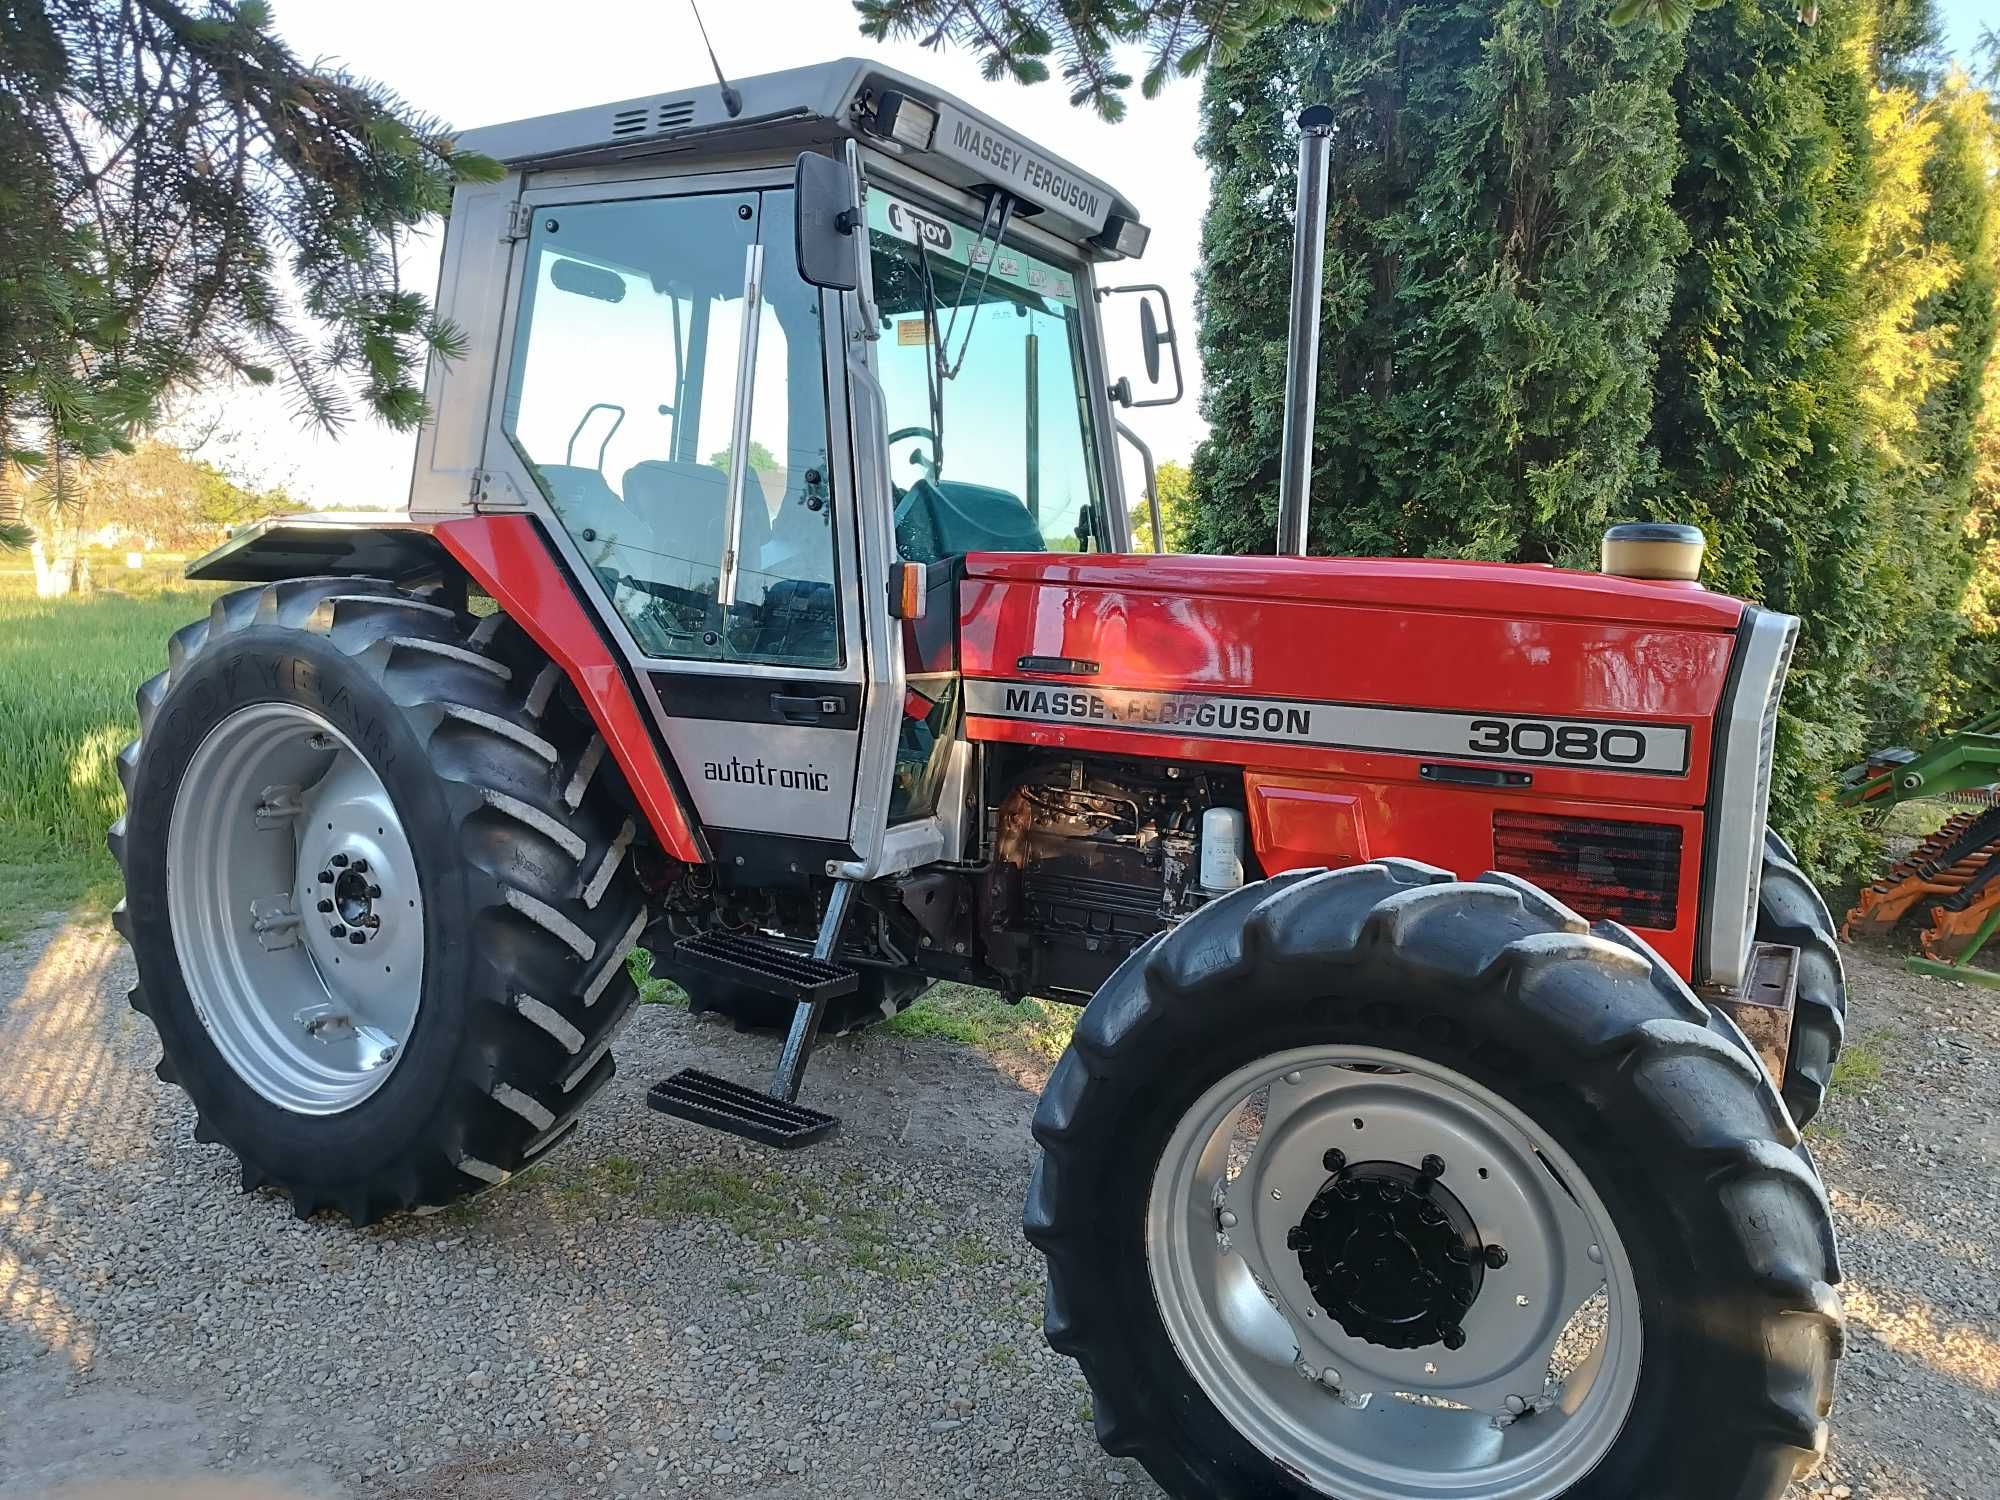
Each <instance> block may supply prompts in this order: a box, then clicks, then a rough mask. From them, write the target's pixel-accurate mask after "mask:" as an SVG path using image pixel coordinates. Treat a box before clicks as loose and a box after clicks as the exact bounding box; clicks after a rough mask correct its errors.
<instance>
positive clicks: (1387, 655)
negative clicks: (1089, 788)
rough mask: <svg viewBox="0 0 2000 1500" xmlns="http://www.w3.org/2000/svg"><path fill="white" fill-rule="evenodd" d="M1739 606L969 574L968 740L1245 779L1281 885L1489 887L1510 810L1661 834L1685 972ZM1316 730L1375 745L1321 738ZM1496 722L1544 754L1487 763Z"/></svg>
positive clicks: (1333, 573)
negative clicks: (1464, 779) (1389, 861)
mask: <svg viewBox="0 0 2000 1500" xmlns="http://www.w3.org/2000/svg"><path fill="white" fill-rule="evenodd" d="M1742 610H1743V606H1742V604H1741V603H1740V602H1739V601H1737V600H1734V599H1728V598H1725V597H1722V596H1719V595H1713V594H1708V593H1705V592H1703V591H1701V590H1698V589H1688V588H1677V587H1674V586H1672V585H1658V584H1635V583H1632V582H1630V581H1629V580H1624V579H1606V578H1600V577H1597V576H1596V575H1591V574H1574V573H1561V572H1558V571H1557V570H1555V569H1548V568H1528V567H1520V566H1508V565H1499V564H1463V563H1444V562H1421V561H1420V562H1395V561H1387V562H1376V561H1368V560H1360V561H1353V560H1333V559H1289V558H1172V559H1154V558H1138V557H1107V558H1098V557H1084V558H1077V557H1069V556H1029V557H1018V556H997V555H994V556H980V557H974V558H972V559H969V560H968V568H967V576H966V578H965V581H964V583H963V585H962V592H961V597H960V622H961V624H960V641H961V649H962V653H963V657H962V659H963V667H964V672H965V676H966V678H967V685H968V695H969V696H968V702H969V703H972V704H974V705H981V704H983V705H985V706H986V711H985V712H978V711H975V712H973V713H972V714H971V716H970V717H968V719H967V733H968V734H969V735H970V736H971V737H972V738H974V739H982V740H989V741H1007V742H1012V743H1016V744H1028V745H1037V746H1047V747H1050V748H1057V749H1070V750H1078V751H1092V752H1098V753H1104V754H1111V755H1129V756H1134V757H1139V758H1144V759H1149V760H1154V759H1167V760H1188V761H1209V762H1213V763H1219V764H1225V765H1235V766H1241V767H1243V768H1244V773H1245V774H1244V781H1245V790H1246V794H1247V798H1248V810H1249V815H1250V827H1251V834H1252V837H1253V840H1254V844H1255V848H1256V850H1257V854H1258V858H1259V861H1260V862H1261V863H1262V865H1263V867H1264V868H1265V869H1266V870H1267V871H1271V872H1275V871H1278V870H1282V869H1291V868H1299V867H1306V866H1313V865H1341V864H1350V863H1356V862H1360V861H1363V860H1366V859H1370V858H1381V857H1383V856H1390V855H1400V856H1405V857H1409V858H1414V859H1421V860H1426V861H1428V862H1430V863H1433V864H1438V865H1442V866H1445V867H1447V868H1450V869H1456V870H1460V871H1468V872H1470V871H1478V870H1483V869H1487V868H1490V867H1492V866H1493V865H1494V864H1495V863H1496V855H1495V846H1494V829H1493V817H1494V814H1495V813H1496V812H1497V811H1502V810H1514V811H1519V812H1531V813H1537V814H1542V815H1545V816H1550V817H1559V818H1573V819H1579V820H1596V821H1599V822H1602V821H1603V820H1611V821H1613V822H1616V821H1620V820H1623V821H1626V822H1631V823H1637V824H1641V825H1648V824H1650V825H1655V826H1656V830H1664V829H1665V828H1667V827H1671V828H1672V829H1677V830H1679V835H1678V838H1679V844H1678V847H1679V865H1678V870H1677V871H1676V872H1672V873H1667V874H1663V875H1662V876H1661V877H1660V878H1661V879H1662V880H1663V881H1664V882H1665V889H1664V890H1660V891H1655V892H1653V893H1652V896H1653V898H1654V899H1655V900H1656V901H1658V902H1661V903H1668V902H1671V905H1672V906H1673V907H1675V908H1677V914H1676V916H1675V919H1674V921H1673V924H1672V927H1671V929H1669V930H1660V929H1656V928H1650V927H1649V928H1646V929H1645V932H1646V935H1647V936H1648V937H1649V938H1650V939H1651V940H1652V941H1653V942H1654V943H1655V944H1656V945H1657V946H1658V947H1659V948H1660V950H1661V952H1662V953H1663V955H1664V956H1666V957H1667V958H1668V959H1669V960H1670V961H1671V962H1673V963H1675V964H1676V965H1677V966H1679V967H1680V968H1681V970H1682V971H1683V972H1686V970H1687V967H1688V964H1689V961H1690V959H1691V957H1692V947H1693V940H1694V929H1695V915H1696V911H1697V908H1698V905H1699V895H1698V886H1699V878H1700V868H1701V839H1702V821H1703V819H1702V809H1703V805H1704V803H1705V801H1706V797H1707V787H1708V776H1709V764H1710V756H1711V740H1712V735H1713V726H1714V722H1715V713H1716V708H1717V705H1718V703H1719V702H1720V700H1721V696H1722V691H1723V687H1724V683H1725V679H1726V677H1727V673H1728V669H1729V661H1730V656H1731V654H1732V652H1733V650H1734V648H1735V628H1736V626H1737V624H1738V622H1739V620H1740V618H1741V615H1742ZM1089 664H1095V670H1094V671H1093V670H1091V669H1090V665H1089ZM1065 667H1067V669H1066V670H1065V669H1064V668H1065ZM981 679H986V682H985V684H984V687H983V689H982V685H981V681H980V680H981ZM1000 685H1005V687H1006V688H1019V687H1026V688H1027V689H1028V690H1029V692H1028V695H1027V697H1025V698H1023V697H1021V696H1020V695H1019V694H1018V693H1009V692H1007V691H1005V690H1004V689H1003V688H1002V687H1001V686H1000ZM1042 690H1045V691H1042ZM1038 693H1039V695H1038ZM1193 709H1199V710H1200V711H1201V713H1202V714H1204V715H1206V718H1205V719H1204V718H1200V717H1196V716H1195V715H1194V713H1193V712H1192V710H1193ZM1322 710H1324V711H1326V712H1327V714H1328V722H1330V723H1346V724H1353V723H1359V722H1363V721H1365V723H1366V724H1367V725H1368V726H1369V731H1368V732H1369V733H1370V734H1372V735H1373V736H1374V737H1373V738H1363V739H1347V738H1343V737H1342V736H1341V735H1339V734H1333V735H1326V734H1322V733H1321V732H1320V729H1319V725H1320V722H1321V721H1320V719H1319V718H1318V717H1317V715H1318V714H1319V713H1320V712H1321V711H1322ZM1246 711H1249V712H1250V713H1251V717H1250V718H1249V719H1248V720H1247V721H1246V720H1245V719H1244V718H1242V717H1241V715H1242V714H1243V713H1245V712H1246ZM1301 714H1304V715H1308V717H1306V718H1299V717H1296V716H1297V715H1301ZM1484 716H1495V717H1498V716H1506V718H1507V719H1508V720H1510V721H1513V722H1515V723H1517V724H1518V723H1519V722H1520V721H1536V722H1534V723H1532V724H1530V725H1529V726H1528V727H1529V728H1530V729H1531V730H1532V731H1533V733H1534V735H1536V736H1538V737H1539V738H1540V742H1541V745H1542V748H1543V753H1542V754H1541V755H1540V756H1539V757H1538V758H1535V757H1530V758H1526V759H1524V758H1521V757H1519V756H1513V755H1512V754H1511V751H1510V752H1507V753H1502V754H1498V755H1487V756H1482V755H1481V754H1478V753H1474V752H1476V751H1477V750H1479V749H1481V748H1484V747H1482V746H1480V745H1479V744H1477V743H1476V742H1475V743H1468V742H1467V739H1466V736H1465V730H1466V729H1467V728H1471V729H1473V730H1474V731H1475V732H1476V733H1479V734H1481V736H1482V737H1483V736H1484V735H1486V734H1490V733H1493V732H1494V731H1492V730H1491V729H1484V728H1482V727H1481V724H1480V723H1479V722H1476V721H1481V720H1482V719H1483V718H1484ZM1204 723H1207V724H1212V725H1214V726H1216V727H1215V729H1214V731H1213V732H1208V733H1204V729H1203V727H1202V726H1203V724H1204ZM1232 723H1233V724H1234V726H1235V728H1236V730H1237V732H1236V733H1234V734H1233V735H1232V734H1231V733H1229V732H1228V731H1229V729H1230V727H1231V725H1232ZM1294 723H1300V724H1307V723H1309V724H1310V726H1311V727H1310V731H1309V732H1307V731H1301V732H1299V733H1297V734H1294V733H1293V732H1292V730H1291V727H1290V726H1292V725H1293V724H1294ZM1565 723H1568V724H1571V725H1577V724H1582V725H1583V726H1584V727H1582V728H1577V729H1574V730H1572V731H1571V732H1572V733H1575V734H1577V735H1581V736H1583V737H1584V738H1585V740H1586V741H1588V742H1590V743H1598V742H1600V741H1601V742H1602V743H1605V744H1610V743H1612V739H1611V736H1612V735H1614V734H1615V735H1617V736H1618V739H1617V744H1618V747H1619V749H1620V751H1621V752H1623V751H1624V749H1625V747H1627V746H1630V745H1637V744H1638V743H1639V741H1638V739H1636V738H1634V737H1633V736H1632V735H1630V734H1629V733H1628V732H1626V731H1625V730H1624V729H1623V727H1622V726H1625V725H1630V726H1633V727H1634V728H1635V729H1638V730H1641V731H1643V732H1644V736H1645V738H1646V739H1647V741H1648V743H1650V744H1669V745H1673V746H1676V747H1680V746H1684V753H1682V752H1681V751H1680V750H1679V749H1678V748H1676V751H1675V753H1674V755H1673V756H1672V758H1671V761H1670V762H1667V761H1663V760H1662V759H1661V758H1659V757H1657V756H1654V755H1652V754H1651V753H1650V752H1649V753H1648V757H1647V759H1648V764H1647V765H1646V766H1645V767H1644V768H1639V767H1635V766H1632V765H1631V764H1629V762H1630V761H1631V760H1632V759H1634V758H1635V757H1631V756H1627V757H1625V760H1626V762H1627V763H1624V764H1613V763H1612V761H1613V760H1616V759H1618V757H1611V756H1608V755H1607V756H1599V757H1597V758H1596V759H1595V760H1594V762H1593V763H1591V764H1589V765H1587V766H1585V765H1579V764H1575V763H1574V762H1572V763H1569V764H1565V763H1564V762H1563V760H1562V758H1561V754H1560V753H1557V752H1553V751H1552V750H1551V748H1550V747H1551V746H1552V744H1553V743H1555V742H1556V736H1557V731H1558V730H1560V729H1562V727H1563V726H1564V725H1565ZM1399 726H1409V730H1408V735H1407V737H1399V734H1400V733H1401V730H1400V729H1399ZM1592 735H1595V736H1597V737H1599V738H1598V739H1597V740H1592V739H1591V738H1590V737H1591V736H1592ZM1453 736H1456V738H1453ZM1288 740H1289V741H1291V742H1288ZM1420 742H1424V743H1421V744H1420ZM1563 743H1566V744H1567V743H1574V742H1569V741H1565V742H1563ZM1405 746H1410V747H1411V748H1407V749H1406V748H1403V747H1405ZM1459 776H1470V777H1473V778H1476V779H1478V780H1479V781H1480V783H1481V784H1459V783H1457V782H1455V781H1454V778H1455V777H1459ZM1652 836H1653V835H1652V834H1649V833H1647V831H1646V830H1644V829H1640V830H1635V834H1634V837H1635V838H1636V839H1638V840H1639V841H1641V842H1643V841H1644V840H1645V839H1646V838H1649V837H1652ZM1662 836H1664V837H1665V838H1667V839H1669V840H1671V839H1673V838H1674V835H1673V834H1671V833H1663V835H1662ZM1594 878H1595V877H1594V876H1593V875H1592V872H1591V870H1590V869H1586V870H1585V871H1584V873H1583V874H1582V875H1581V876H1579V877H1578V880H1579V882H1580V883H1581V884H1582V885H1584V886H1586V887H1588V886H1590V885H1591V883H1592V881H1593V879H1594ZM1656 909H1661V910H1664V909H1666V905H1664V904H1662V905H1660V906H1658V907H1657V908H1656Z"/></svg>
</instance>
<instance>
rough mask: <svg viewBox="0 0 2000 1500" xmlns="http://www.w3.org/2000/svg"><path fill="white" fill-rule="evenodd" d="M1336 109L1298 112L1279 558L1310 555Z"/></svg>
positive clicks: (1316, 107)
mask: <svg viewBox="0 0 2000 1500" xmlns="http://www.w3.org/2000/svg"><path fill="white" fill-rule="evenodd" d="M1332 154H1333V111H1332V110H1331V109H1329V108H1328V107H1327V106H1326V105H1324V104H1315V105H1313V106H1311V107H1310V108H1308V109H1305V110H1301V111H1300V113H1299V186H1298V216H1297V224H1296V227H1295V229H1294V231H1293V239H1292V326H1291V335H1290V337H1291V343H1290V345H1289V346H1288V348H1287V351H1286V359H1285V442H1284V448H1283V450H1282V457H1281V459H1280V472H1279V478H1278V555H1279V556H1280V557H1304V556H1305V555H1306V520H1307V511H1308V510H1309V508H1310V506H1311V501H1312V495H1311V493H1310V492H1311V488H1312V446H1313V405H1314V403H1315V401H1316V400H1317V399H1318V396H1319V305H1320V292H1321V283H1322V282H1323V281H1324V279H1325V271H1326V175H1327V166H1328V163H1329V162H1330V160H1331V158H1332Z"/></svg>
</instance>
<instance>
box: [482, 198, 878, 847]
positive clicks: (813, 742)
mask: <svg viewBox="0 0 2000 1500" xmlns="http://www.w3.org/2000/svg"><path fill="white" fill-rule="evenodd" d="M646 186H648V187H654V186H657V185H656V184H648V185H646ZM792 196H793V194H792V189H791V187H790V184H789V181H788V178H786V177H779V176H756V175H750V174H733V175H731V176H728V177H722V178H717V177H709V178H697V179H688V180H686V181H684V182H681V183H678V184H676V185H675V187H674V190H672V191H665V192H661V191H651V192H645V193H641V192H639V191H638V190H637V188H636V187H635V185H632V184H626V185H623V186H620V185H617V184H604V185H598V186H594V187H591V188H588V189H574V188H572V189H568V190H561V189H551V190H546V191H541V192H529V193H527V194H525V195H524V196H523V204H524V207H525V209H526V210H527V214H526V217H527V221H528V226H529V227H528V232H527V235H526V236H525V238H524V240H523V242H522V243H521V244H520V246H519V247H518V250H517V257H518V258H517V260H516V263H515V284H516V285H517V287H518V288H519V292H518V297H517V299H516V303H515V307H514V311H513V314H512V321H511V325H510V330H509V333H508V335H507V338H506V340H505V344H506V347H508V348H510V349H511V364H510V368H509V372H508V378H507V381H506V385H505V389H504V395H503V397H502V399H501V400H500V401H499V402H498V403H496V410H495V412H494V415H493V419H492V425H491V430H490V432H489V435H488V454H489V460H488V468H489V469H490V470H494V471H499V472H504V473H506V474H507V475H509V477H511V478H512V479H513V481H514V487H515V488H517V489H518V490H519V491H520V494H521V496H522V497H524V498H523V501H522V503H523V504H525V505H526V506H527V507H528V508H530V509H532V510H534V511H536V512H537V513H538V514H540V515H542V516H543V518H544V519H545V521H546V523H547V524H548V526H549V530H550V532H551V535H552V537H553V539H554V540H555V542H556V545H557V547H558V549H559V550H560V551H561V552H563V554H564V555H565V556H566V557H567V558H568V560H569V561H570V564H571V568H572V571H573V573H574V574H575V575H576V577H577V578H578V579H579V581H580V583H581V585H582V587H583V589H584V591H585V592H586V593H587V594H588V595H589V596H590V597H591V599H592V601H593V602H594V603H595V604H597V606H598V609H599V614H600V616H601V617H602V618H603V619H604V620H605V622H606V625H607V628H608V629H609V630H610V632H611V633H612V635H613V636H614V637H615V638H616V639H617V641H618V642H619V644H620V645H621V646H623V648H624V649H625V651H626V654H627V656H628V658H629V660H630V663H631V665H632V667H633V670H634V675H635V677H636V678H637V679H638V681H639V685H640V687H641V689H642V692H643V693H644V694H645V695H646V696H647V697H648V698H649V699H650V700H651V703H652V706H653V708H654V710H655V712H656V715H657V719H658V723H659V726H660V731H661V735H662V737H663V739H664V740H665V742H666V745H667V748H668V749H669V751H670V752H671V754H672V758H673V761H674V763H675V766H676V768H677V770H678V774H679V778H680V781H681V783H682V784H683V787H684V788H685V791H686V793H687V795H688V797H689V798H690V800H691V801H692V802H693V804H694V806H695V808H696V810H697V811H698V812H699V814H700V816H701V820H702V823H703V825H704V829H705V831H706V832H707V833H708V835H709V837H710V839H711V842H712V843H714V844H716V846H717V852H718V853H719V854H721V855H722V856H723V857H724V858H725V859H727V858H729V848H728V846H729V845H730V844H731V843H732V842H740V840H738V839H737V836H738V835H742V836H748V837H749V840H750V842H751V844H753V845H756V844H768V843H769V840H770V838H771V837H773V836H782V837H783V838H785V839H788V840H798V841H808V842H818V843H822V844H824V845H825V846H826V847H825V848H823V849H817V850H802V851H795V852H796V854H797V858H794V860H793V865H794V867H795V868H809V867H810V864H809V863H806V862H808V861H817V860H818V859H819V858H820V856H822V855H823V856H824V857H825V858H846V857H850V856H851V854H852V849H851V846H849V844H848V842H847V839H848V833H849V822H850V814H851V812H852V810H853V807H854V801H855V771H856V762H857V758H858V751H859V741H860V734H861V721H862V714H861V708H862V695H863V690H864V683H865V675H864V651H863V642H862V638H861V623H860V618H859V612H858V608H857V601H856V599H855V598H854V594H855V590H854V589H853V587H852V586H851V584H850V583H849V580H852V579H854V578H855V577H857V576H858V571H857V569H858V564H857V561H856V551H855V527H854V509H853V503H852V497H851V496H849V495H848V494H846V493H844V491H845V488H846V486H845V485H844V483H837V482H836V481H837V479H838V478H839V477H840V476H843V475H845V474H846V473H848V472H849V470H848V468H847V463H846V458H847V456H846V454H845V452H844V451H840V450H839V448H838V446H837V443H836V434H838V433H842V432H844V429H845V426H846V423H845V416H844V412H837V413H835V414H834V415H835V416H836V418H837V420H835V421H833V422H830V421H829V411H828V391H829V389H830V386H829V382H828V380H827V378H826V347H825V341H824V339H823V338H822V329H823V327H825V326H827V325H828V324H831V325H832V326H834V327H836V328H837V327H838V326H839V318H840V312H839V304H838V301H837V299H835V298H833V297H831V296H829V295H827V294H825V293H822V292H821V291H820V290H819V289H817V288H814V287H810V286H808V285H806V284H805V283H804V282H802V281H801V280H800V279H799V276H798V273H797V269H796V265H795V260H794V256H793V245H792ZM832 389H834V390H835V391H836V399H838V396H837V391H838V387H837V386H836V387H832ZM758 852H759V853H760V855H768V854H769V852H770V851H769V850H768V849H762V850H759V851H758ZM758 862H759V863H762V862H763V861H762V859H761V858H760V859H759V861H758ZM746 863H747V860H746Z"/></svg>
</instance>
